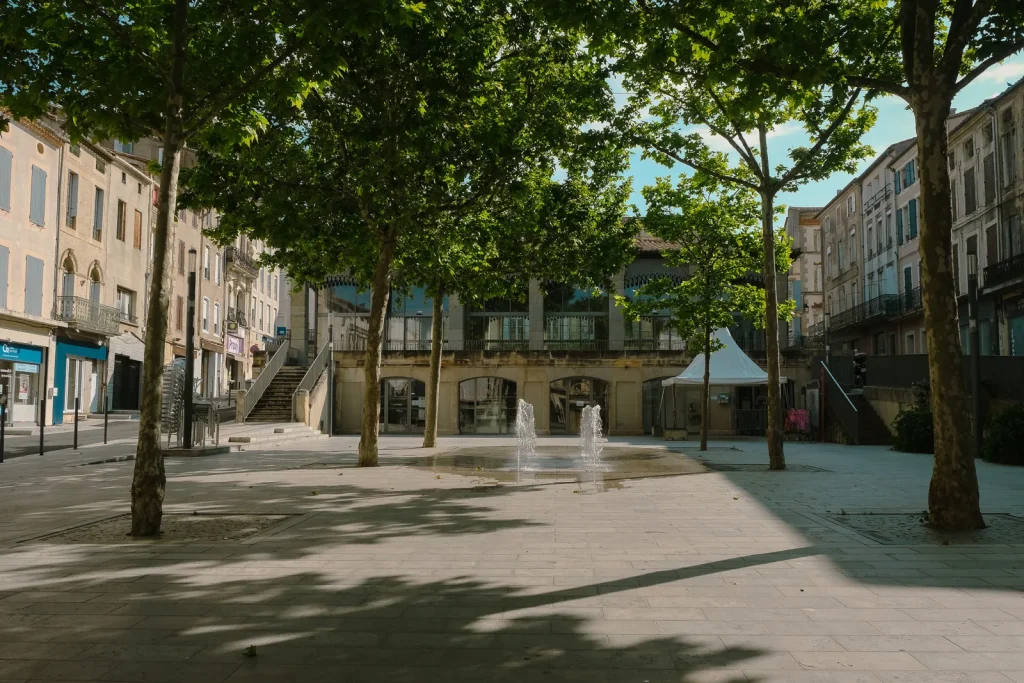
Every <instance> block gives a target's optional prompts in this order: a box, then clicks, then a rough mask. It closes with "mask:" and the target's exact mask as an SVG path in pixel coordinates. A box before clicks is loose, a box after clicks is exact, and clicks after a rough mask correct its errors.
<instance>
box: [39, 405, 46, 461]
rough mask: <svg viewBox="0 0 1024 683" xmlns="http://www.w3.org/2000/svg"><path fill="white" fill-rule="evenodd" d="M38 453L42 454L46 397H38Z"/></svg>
mask: <svg viewBox="0 0 1024 683" xmlns="http://www.w3.org/2000/svg"><path fill="white" fill-rule="evenodd" d="M39 415H40V418H39V455H42V454H43V432H44V431H46V399H45V398H41V399H39Z"/></svg>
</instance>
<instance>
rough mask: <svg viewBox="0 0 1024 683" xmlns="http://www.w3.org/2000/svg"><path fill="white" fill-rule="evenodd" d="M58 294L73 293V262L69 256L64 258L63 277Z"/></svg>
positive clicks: (70, 294)
mask: <svg viewBox="0 0 1024 683" xmlns="http://www.w3.org/2000/svg"><path fill="white" fill-rule="evenodd" d="M60 295H61V296H74V295H75V262H74V260H72V258H71V257H70V256H68V257H67V258H66V259H64V279H63V280H62V282H61V289H60Z"/></svg>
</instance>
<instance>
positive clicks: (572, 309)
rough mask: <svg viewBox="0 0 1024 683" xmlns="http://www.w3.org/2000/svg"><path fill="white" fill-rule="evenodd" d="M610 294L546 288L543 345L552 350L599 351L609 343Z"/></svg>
mask: <svg viewBox="0 0 1024 683" xmlns="http://www.w3.org/2000/svg"><path fill="white" fill-rule="evenodd" d="M608 302H609V298H608V293H607V292H604V291H601V290H586V289H576V288H574V287H571V286H569V285H562V284H553V283H549V284H548V285H547V292H546V293H545V294H544V341H545V342H546V343H547V346H548V347H549V348H554V349H557V348H559V347H566V348H587V347H590V346H593V347H599V346H602V345H603V344H605V343H607V341H608Z"/></svg>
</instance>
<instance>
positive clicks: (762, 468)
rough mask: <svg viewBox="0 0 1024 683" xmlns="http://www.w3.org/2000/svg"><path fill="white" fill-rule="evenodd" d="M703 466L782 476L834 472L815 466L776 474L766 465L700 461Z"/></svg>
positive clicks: (796, 466)
mask: <svg viewBox="0 0 1024 683" xmlns="http://www.w3.org/2000/svg"><path fill="white" fill-rule="evenodd" d="M698 462H700V464H701V465H704V467H706V468H708V469H709V470H711V471H713V472H765V473H771V474H782V473H784V472H832V470H826V469H825V468H824V467H815V466H814V465H786V469H785V470H784V472H776V471H773V470H770V469H768V465H766V464H764V463H736V462H708V461H707V460H699V461H698Z"/></svg>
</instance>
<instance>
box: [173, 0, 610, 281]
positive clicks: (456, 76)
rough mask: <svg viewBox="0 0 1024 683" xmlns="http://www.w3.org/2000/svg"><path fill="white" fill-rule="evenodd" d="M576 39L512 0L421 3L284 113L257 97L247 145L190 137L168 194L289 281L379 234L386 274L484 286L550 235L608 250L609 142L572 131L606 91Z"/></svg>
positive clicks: (349, 267) (306, 276) (360, 254)
mask: <svg viewBox="0 0 1024 683" xmlns="http://www.w3.org/2000/svg"><path fill="white" fill-rule="evenodd" d="M581 42H582V38H581V36H580V35H578V34H574V33H568V32H560V31H555V30H553V29H552V28H551V27H549V26H545V25H544V24H542V23H539V22H538V21H537V20H536V19H535V17H534V16H533V15H532V14H531V13H530V12H527V11H526V10H524V9H523V8H522V7H521V6H519V5H516V4H512V5H508V4H504V3H497V2H485V3H468V2H465V3H464V2H452V3H447V4H443V5H442V4H428V5H427V6H426V7H425V8H424V9H423V12H422V14H421V16H420V18H419V20H418V21H415V22H411V23H407V24H396V25H391V26H389V27H388V28H387V29H386V30H381V31H376V32H373V33H370V34H367V35H365V36H361V37H359V38H357V39H354V40H352V41H351V42H350V44H349V45H348V48H347V53H346V55H347V57H346V64H347V70H346V72H345V74H344V77H343V78H340V79H336V80H335V81H332V82H331V83H329V84H324V85H322V86H318V87H315V88H314V89H312V91H311V92H310V95H309V97H308V98H307V100H306V103H305V106H304V107H303V108H302V109H301V110H300V109H297V108H294V107H291V106H284V107H282V106H277V107H272V108H270V109H269V110H268V112H267V121H268V126H267V128H266V130H265V131H264V133H263V134H262V135H261V136H260V139H259V141H258V143H256V144H252V145H243V144H233V145H228V146H223V147H222V146H218V147H216V148H212V149H210V150H208V151H206V152H204V154H203V155H202V156H201V157H200V163H199V165H198V166H197V167H196V168H195V169H193V170H189V171H187V172H185V173H183V176H184V182H185V184H186V186H187V188H188V190H187V194H186V202H188V203H192V204H198V205H212V206H217V207H220V208H221V209H222V210H223V213H224V218H223V220H222V222H221V226H220V228H219V233H218V235H219V237H221V238H222V239H225V240H228V239H231V238H233V237H234V236H235V235H237V234H239V233H247V234H250V235H252V236H253V237H256V238H259V239H262V240H264V241H266V242H267V243H268V244H269V245H270V246H272V247H273V248H274V249H275V250H276V253H275V256H274V259H275V261H276V262H277V263H279V264H280V265H282V266H284V267H286V268H287V269H288V270H289V272H290V273H292V275H293V276H294V277H295V278H296V279H297V280H298V281H300V282H301V281H306V282H319V281H322V280H323V278H324V277H326V276H328V275H331V274H335V273H339V272H348V273H350V274H351V275H352V276H353V277H355V278H356V279H357V280H358V281H360V282H362V283H363V284H365V285H367V286H369V285H370V284H371V283H372V280H373V275H374V272H375V269H376V267H377V264H378V257H379V256H380V254H381V253H382V249H383V247H384V246H385V245H386V244H392V245H394V254H395V255H394V263H393V268H394V272H395V275H396V278H397V279H396V283H397V284H398V285H400V286H401V285H410V286H411V285H415V284H426V285H428V286H429V287H432V288H434V287H443V288H445V289H446V290H448V291H451V289H452V288H453V287H455V286H457V285H458V283H459V282H460V281H461V280H462V279H463V278H465V279H466V280H467V281H473V282H475V283H476V284H478V285H481V288H482V291H487V290H488V289H489V288H490V291H494V292H498V291H500V290H501V289H502V288H503V287H504V286H505V285H504V283H502V282H499V276H500V277H501V278H505V277H508V279H511V276H512V275H515V274H517V273H520V272H522V270H523V269H524V267H525V266H526V265H531V266H533V265H537V266H538V267H547V265H548V263H549V262H550V260H551V257H552V256H553V255H555V254H557V253H558V252H557V251H556V250H555V249H547V248H546V247H547V246H548V245H550V244H551V243H553V242H554V241H555V239H554V238H555V236H557V235H562V236H566V235H568V236H569V237H570V238H572V239H571V240H570V243H573V240H576V241H578V242H582V240H583V239H584V238H585V237H586V236H588V235H595V234H598V233H600V234H606V233H607V234H610V235H611V239H610V241H609V243H608V244H607V245H606V246H607V249H608V251H609V252H610V251H614V250H615V248H618V247H615V245H617V244H621V242H622V239H623V234H622V233H621V228H619V227H618V226H616V227H615V228H614V229H612V228H611V227H610V226H611V225H612V223H613V222H614V219H615V218H616V217H619V216H621V214H622V208H621V206H622V203H623V198H624V196H625V194H626V193H627V192H628V187H627V186H624V185H623V184H622V183H621V182H619V181H616V180H615V176H616V174H617V173H618V171H619V170H620V169H621V168H622V166H623V165H624V163H625V161H626V159H627V150H625V149H623V148H621V147H619V146H618V145H617V144H616V141H615V139H614V137H613V136H612V135H611V134H610V133H609V132H606V131H603V130H600V129H599V128H587V124H592V123H595V122H599V121H600V120H602V119H607V118H610V116H611V114H612V111H613V100H612V96H611V94H610V92H609V89H608V86H607V76H608V68H607V66H606V65H605V64H604V63H603V62H602V60H600V59H595V58H594V57H593V56H592V55H589V54H587V53H585V52H583V51H581V49H580V44H581ZM557 168H561V169H562V170H563V172H564V178H563V179H561V180H558V181H557V182H556V181H555V180H554V176H555V172H556V169H557ZM255 200H258V201H255ZM513 209H516V210H521V211H522V212H523V213H522V214H519V215H517V214H516V213H515V212H514V211H513ZM523 216H526V217H530V218H533V219H540V220H533V221H532V222H527V221H526V220H524V218H523ZM580 218H582V220H581V221H579V223H578V224H574V223H573V222H572V219H580ZM538 247H545V248H544V249H541V250H539V249H538ZM512 248H514V249H512ZM538 253H540V255H539V256H538V255H537V254H538ZM563 256H565V254H564V253H563ZM577 260H578V259H575V260H572V261H563V263H562V266H563V267H564V268H566V269H567V270H568V272H569V273H570V274H575V273H573V271H572V269H573V268H576V267H577ZM602 269H605V268H604V267H602ZM580 274H581V275H586V274H587V273H585V272H583V270H582V269H580ZM584 279H586V278H584ZM481 283H483V284H481Z"/></svg>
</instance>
